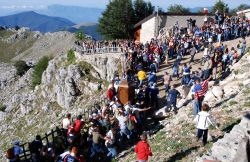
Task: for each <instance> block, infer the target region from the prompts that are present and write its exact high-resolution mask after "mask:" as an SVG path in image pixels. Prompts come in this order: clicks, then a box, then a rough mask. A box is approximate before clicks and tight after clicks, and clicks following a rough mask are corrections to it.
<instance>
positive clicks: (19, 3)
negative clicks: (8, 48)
mask: <svg viewBox="0 0 250 162" xmlns="http://www.w3.org/2000/svg"><path fill="white" fill-rule="evenodd" d="M146 1H147V0H146ZM150 1H151V3H152V4H153V5H154V6H156V7H157V6H159V7H160V8H162V9H163V10H166V9H167V7H168V6H170V5H171V4H181V5H183V6H184V7H188V8H195V7H212V6H213V4H214V3H215V2H216V1H217V0H188V1H187V0H168V1H166V0H150ZM108 2H109V0H84V1H83V0H70V1H68V0H43V1H36V0H11V1H10V0H0V3H1V5H0V15H3V14H4V12H5V13H7V12H8V11H9V12H15V11H31V10H42V9H46V8H47V7H48V6H50V5H67V6H80V7H89V8H100V9H105V7H106V5H107V4H108ZM224 2H225V3H227V4H228V6H229V7H230V8H235V7H237V6H239V5H240V4H243V3H245V4H249V5H250V1H249V0H237V1H236V0H224Z"/></svg>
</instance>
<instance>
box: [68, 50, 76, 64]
mask: <svg viewBox="0 0 250 162" xmlns="http://www.w3.org/2000/svg"><path fill="white" fill-rule="evenodd" d="M67 60H68V62H69V63H70V64H73V63H75V62H76V56H75V53H74V51H73V50H72V49H70V50H69V51H68V53H67Z"/></svg>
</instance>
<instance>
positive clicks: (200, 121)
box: [194, 104, 218, 146]
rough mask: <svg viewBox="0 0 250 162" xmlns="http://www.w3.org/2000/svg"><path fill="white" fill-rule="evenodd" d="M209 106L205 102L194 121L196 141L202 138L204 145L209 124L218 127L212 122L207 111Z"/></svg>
mask: <svg viewBox="0 0 250 162" xmlns="http://www.w3.org/2000/svg"><path fill="white" fill-rule="evenodd" d="M208 110H209V106H208V105H207V104H203V105H202V111H200V112H199V113H198V114H197V115H196V117H195V119H194V121H195V122H196V124H197V126H196V127H197V130H198V131H197V141H198V140H199V139H200V138H201V137H203V138H202V144H203V146H205V145H206V144H207V135H208V127H209V125H213V126H214V127H216V128H218V127H217V126H216V124H215V123H214V122H213V120H212V118H211V116H210V114H209V113H208Z"/></svg>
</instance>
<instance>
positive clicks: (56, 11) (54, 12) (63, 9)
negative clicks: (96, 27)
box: [0, 4, 104, 24]
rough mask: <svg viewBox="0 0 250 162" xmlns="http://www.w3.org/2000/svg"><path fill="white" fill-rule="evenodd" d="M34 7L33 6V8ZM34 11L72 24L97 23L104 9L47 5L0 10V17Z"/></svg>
mask: <svg viewBox="0 0 250 162" xmlns="http://www.w3.org/2000/svg"><path fill="white" fill-rule="evenodd" d="M33 7H35V6H33ZM30 10H32V11H35V12H36V13H39V14H42V15H48V16H53V17H62V18H65V19H68V20H70V21H72V22H73V23H76V24H78V23H82V22H94V23H97V22H98V19H99V17H100V16H101V15H102V12H103V11H104V9H100V8H90V7H80V6H65V5H58V4H56V5H49V6H43V7H39V6H37V7H36V8H27V9H22V8H20V9H15V8H1V7H0V16H7V15H13V14H17V13H21V12H27V11H30Z"/></svg>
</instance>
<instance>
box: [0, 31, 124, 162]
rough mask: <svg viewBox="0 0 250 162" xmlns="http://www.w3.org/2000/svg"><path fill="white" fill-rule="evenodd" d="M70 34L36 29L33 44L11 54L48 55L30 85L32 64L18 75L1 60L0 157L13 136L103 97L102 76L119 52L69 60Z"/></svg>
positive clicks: (40, 128)
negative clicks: (37, 80) (41, 32)
mask: <svg viewBox="0 0 250 162" xmlns="http://www.w3.org/2000/svg"><path fill="white" fill-rule="evenodd" d="M72 39H73V36H72V37H71V35H69V34H68V33H67V32H59V33H47V34H44V35H40V36H39V38H38V39H37V40H36V42H35V43H34V44H33V46H31V47H30V48H29V49H27V50H26V51H25V52H23V53H22V54H21V55H19V56H18V57H16V58H14V60H15V59H18V58H22V59H23V60H26V61H32V62H35V63H36V62H37V60H39V57H41V56H44V55H49V56H50V57H51V58H52V59H51V60H50V61H49V63H48V66H47V68H46V70H45V71H44V72H43V75H42V79H41V84H40V85H38V86H36V87H35V88H34V89H32V88H31V84H32V83H31V82H32V75H33V73H34V69H33V68H30V69H29V70H28V71H27V72H26V73H25V74H24V75H23V76H21V77H20V76H17V74H16V70H15V68H14V67H13V66H12V65H10V64H7V63H2V64H1V71H2V73H1V77H0V93H1V94H2V95H1V96H0V108H1V109H0V131H1V135H0V138H1V139H2V140H1V141H0V147H1V148H2V150H1V152H0V156H1V159H2V158H3V155H2V151H4V150H6V148H8V147H9V146H10V145H11V143H12V141H13V140H15V139H20V140H21V141H23V142H26V141H29V140H32V139H33V138H34V136H35V135H36V134H42V135H43V134H44V133H46V132H48V131H50V130H51V129H52V128H55V126H57V125H59V122H60V121H61V119H62V117H63V116H64V115H65V114H66V113H67V112H70V113H72V114H73V116H76V115H78V114H79V113H82V112H83V111H84V110H85V109H88V108H90V107H91V106H93V104H94V103H96V102H100V101H102V100H103V98H104V97H103V94H105V93H104V91H103V90H105V87H106V86H107V84H106V83H107V80H109V79H111V78H112V77H113V72H114V71H120V70H119V68H121V65H120V59H119V56H120V54H116V56H117V57H112V56H109V55H105V54H103V55H101V56H100V55H96V56H88V57H89V59H87V58H86V59H85V58H84V56H82V57H81V58H78V57H77V58H76V59H75V60H73V61H72V60H70V61H69V60H68V57H67V52H65V51H66V50H68V49H69V48H71V47H72V46H70V43H72V42H71V40H72ZM67 41H68V42H69V43H68V44H67V43H66V42H67ZM72 41H73V42H74V40H72ZM72 44H73V43H72ZM90 58H91V59H90ZM100 88H101V89H100Z"/></svg>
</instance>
